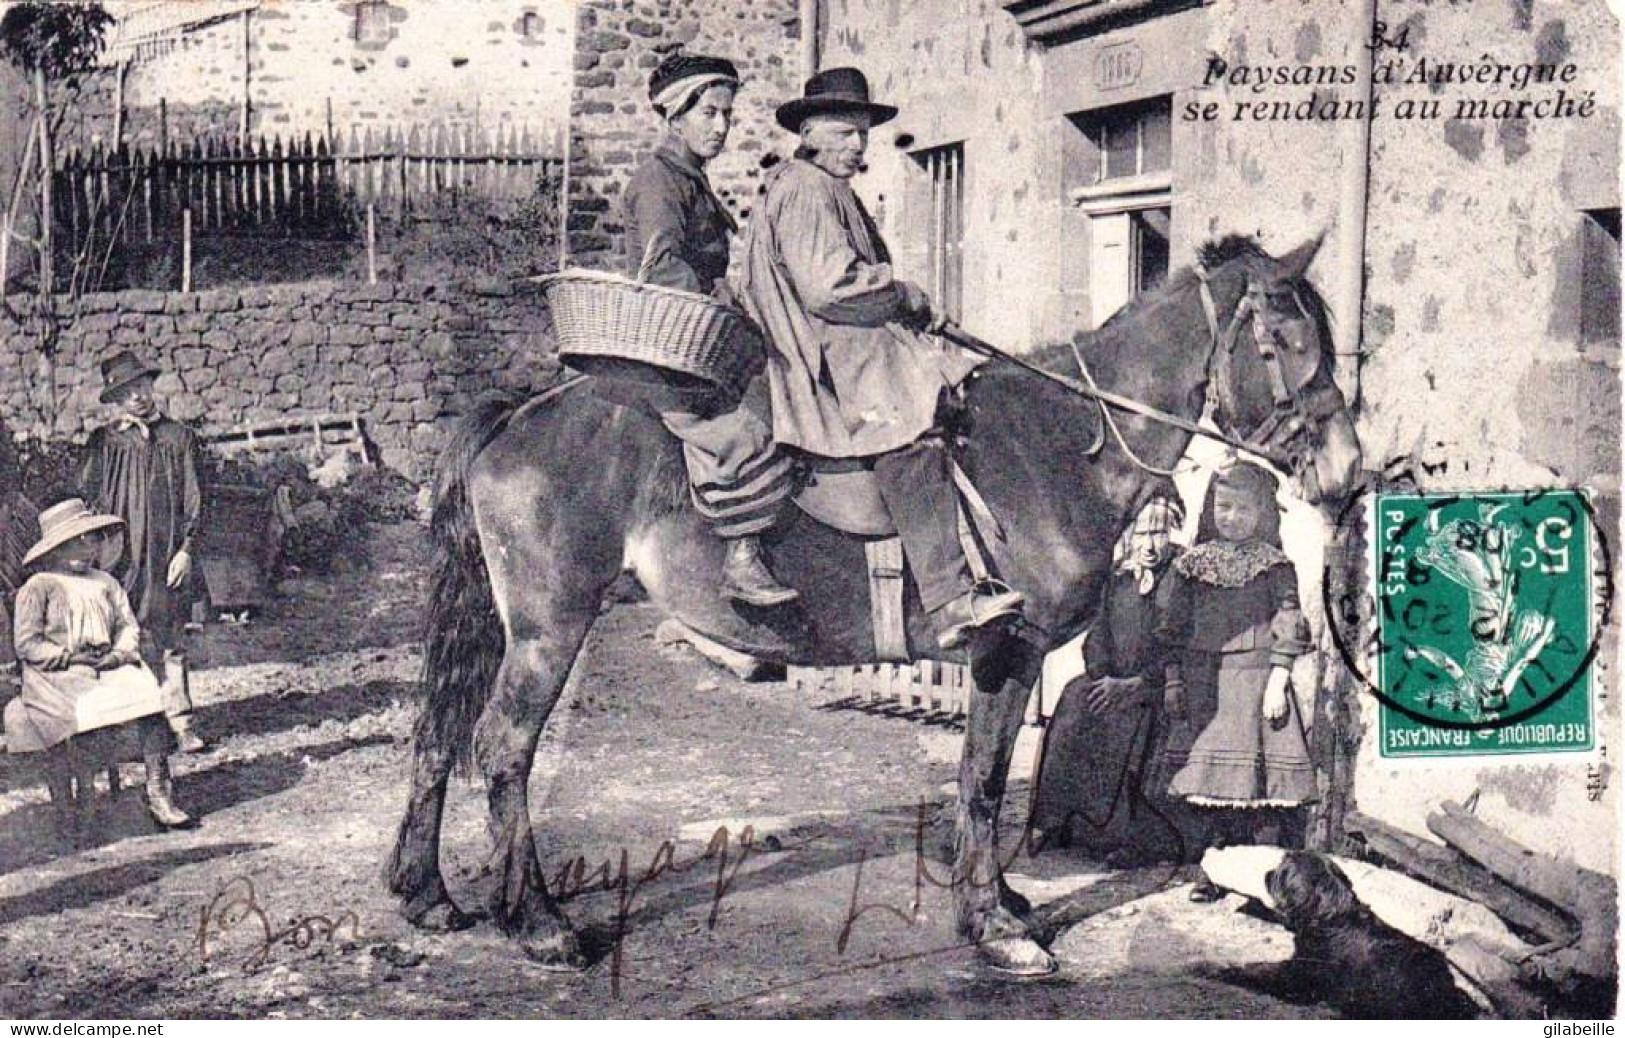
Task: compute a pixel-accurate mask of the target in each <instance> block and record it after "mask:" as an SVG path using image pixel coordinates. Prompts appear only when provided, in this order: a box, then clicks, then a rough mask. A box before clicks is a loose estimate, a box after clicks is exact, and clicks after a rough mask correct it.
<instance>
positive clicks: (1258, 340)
mask: <svg viewBox="0 0 1625 1038" xmlns="http://www.w3.org/2000/svg"><path fill="white" fill-rule="evenodd" d="M1193 270H1194V271H1195V274H1196V279H1197V285H1198V291H1199V292H1200V295H1201V301H1202V313H1203V315H1204V316H1205V317H1206V318H1207V325H1208V349H1207V357H1206V359H1205V361H1204V377H1205V379H1206V386H1207V401H1206V403H1205V404H1204V407H1203V412H1204V413H1207V412H1209V411H1213V412H1214V413H1223V412H1224V411H1225V410H1226V408H1225V407H1224V406H1223V404H1224V399H1223V398H1224V397H1225V396H1226V395H1227V389H1226V388H1221V386H1223V387H1228V384H1229V379H1228V376H1227V374H1226V372H1227V371H1228V368H1229V364H1230V362H1231V358H1232V356H1233V355H1234V352H1235V347H1236V343H1237V342H1238V341H1239V339H1240V335H1241V327H1242V325H1243V323H1245V324H1247V325H1249V326H1250V327H1251V329H1252V334H1253V341H1254V343H1255V345H1257V347H1258V350H1259V355H1260V357H1262V358H1263V359H1264V365H1265V367H1266V368H1267V369H1268V370H1269V371H1270V373H1271V374H1270V382H1271V387H1270V388H1271V397H1272V399H1273V401H1274V407H1273V408H1272V410H1271V412H1270V414H1269V415H1268V416H1267V417H1266V418H1265V420H1264V421H1263V422H1261V423H1259V425H1258V427H1257V428H1255V429H1253V430H1252V431H1251V433H1249V434H1246V435H1241V436H1232V435H1230V434H1229V433H1227V432H1224V431H1221V430H1216V429H1206V428H1203V427H1202V426H1201V425H1199V424H1198V423H1197V422H1196V421H1192V420H1191V419H1188V418H1183V417H1181V416H1179V415H1175V414H1170V413H1168V412H1167V411H1163V410H1161V409H1160V408H1156V407H1152V406H1151V405H1149V404H1145V403H1141V402H1140V401H1138V400H1135V399H1134V398H1132V397H1127V396H1123V395H1122V394H1120V393H1115V392H1112V391H1111V390H1107V389H1102V388H1101V387H1100V386H1099V385H1098V384H1096V382H1095V378H1094V375H1093V374H1092V373H1091V372H1090V371H1089V365H1088V363H1087V362H1086V361H1085V360H1084V358H1083V352H1082V351H1081V350H1079V349H1078V344H1077V341H1076V340H1073V342H1072V343H1071V348H1072V357H1073V359H1074V360H1075V361H1076V362H1077V365H1078V372H1079V374H1080V375H1082V377H1083V381H1082V382H1078V381H1076V380H1074V379H1070V378H1067V377H1066V376H1064V375H1058V374H1056V373H1055V372H1053V371H1046V370H1044V369H1043V368H1040V367H1038V366H1037V365H1035V364H1031V363H1029V362H1027V361H1025V360H1022V359H1021V358H1020V357H1016V356H1012V355H1011V354H1009V353H1006V352H1004V351H1003V350H1001V349H999V348H998V347H996V346H993V345H991V344H990V343H986V342H983V341H982V340H981V339H978V338H976V337H975V336H973V335H970V334H968V333H966V332H965V331H964V330H963V329H961V328H957V327H954V326H953V325H948V326H947V327H945V328H944V329H943V330H942V331H941V332H940V333H939V334H941V335H942V336H943V337H944V338H946V339H948V340H949V341H950V342H953V343H955V344H957V345H959V346H962V347H964V348H965V349H968V350H971V351H973V352H975V353H980V354H982V355H983V356H988V357H995V358H998V359H1000V360H1004V361H1007V362H1009V363H1011V364H1013V365H1015V366H1016V367H1018V368H1021V369H1022V370H1024V371H1026V372H1028V373H1030V374H1033V375H1036V376H1038V377H1039V378H1042V379H1045V380H1046V381H1049V382H1054V383H1056V384H1057V385H1060V386H1062V387H1064V388H1065V389H1067V390H1070V391H1071V392H1073V393H1076V394H1077V395H1079V396H1083V397H1087V398H1089V399H1091V400H1094V401H1095V402H1096V403H1097V404H1098V405H1099V406H1100V413H1101V415H1102V419H1103V422H1104V424H1105V427H1106V429H1109V430H1110V431H1111V434H1112V436H1113V437H1115V438H1116V440H1117V444H1118V446H1119V447H1121V448H1122V450H1123V453H1124V455H1125V456H1126V457H1128V459H1129V460H1130V461H1131V462H1132V463H1133V464H1134V465H1136V466H1137V467H1139V468H1140V469H1143V470H1144V471H1146V472H1148V473H1151V474H1153V475H1157V476H1172V475H1173V474H1174V471H1175V470H1174V469H1172V468H1159V467H1158V466H1156V465H1152V464H1151V463H1150V462H1147V461H1146V460H1145V459H1143V458H1141V457H1140V456H1139V455H1138V454H1136V453H1135V452H1134V449H1133V448H1132V447H1130V446H1129V444H1128V440H1127V439H1126V438H1125V437H1124V436H1123V431H1122V429H1121V428H1119V427H1118V424H1117V419H1116V417H1115V416H1114V415H1113V413H1112V412H1113V411H1114V410H1120V411H1128V412H1129V413H1131V414H1137V415H1140V416H1141V417H1143V418H1148V419H1150V420H1151V421H1154V422H1157V423H1159V424H1161V425H1167V426H1171V427H1173V428H1175V429H1181V430H1183V431H1185V432H1188V433H1191V434H1192V435H1195V436H1202V437H1205V438H1207V439H1210V440H1215V441H1217V442H1219V443H1222V444H1224V445H1225V446H1227V447H1230V448H1232V449H1234V450H1239V451H1246V452H1247V453H1249V454H1253V455H1256V456H1258V457H1260V458H1263V459H1265V460H1266V461H1269V462H1270V463H1272V464H1274V465H1277V466H1279V467H1280V468H1281V469H1282V470H1284V471H1287V472H1290V473H1291V474H1292V475H1294V476H1297V475H1299V474H1300V473H1302V472H1303V471H1304V469H1305V468H1307V467H1308V466H1309V465H1310V464H1312V462H1313V450H1312V445H1313V443H1314V441H1315V437H1316V435H1317V434H1318V432H1319V429H1320V427H1321V426H1322V425H1324V424H1325V421H1326V419H1327V418H1329V417H1330V416H1331V415H1332V414H1333V413H1335V412H1336V411H1337V409H1338V408H1339V407H1341V406H1342V401H1341V398H1340V396H1339V395H1338V391H1337V389H1336V387H1335V386H1333V387H1330V388H1329V391H1326V390H1322V391H1320V392H1315V393H1305V392H1304V389H1305V388H1307V387H1308V386H1309V385H1310V384H1311V383H1312V382H1313V381H1314V377H1313V376H1314V375H1315V374H1316V373H1318V371H1319V367H1320V363H1321V354H1320V351H1319V349H1318V347H1319V345H1320V344H1319V343H1318V341H1317V343H1316V346H1317V350H1316V356H1315V367H1314V368H1313V369H1312V370H1311V371H1310V375H1309V377H1308V378H1304V379H1301V380H1300V379H1297V378H1295V377H1294V375H1293V371H1292V367H1291V365H1290V364H1288V363H1286V362H1285V361H1284V360H1283V358H1282V356H1281V346H1282V344H1285V345H1286V347H1287V348H1288V349H1294V348H1295V347H1293V346H1292V344H1291V341H1290V340H1291V336H1289V335H1286V334H1284V328H1285V325H1284V324H1283V323H1282V322H1273V321H1271V319H1270V313H1271V311H1270V309H1269V307H1268V305H1267V293H1266V291H1265V287H1264V285H1263V284H1262V283H1261V282H1260V281H1259V280H1258V279H1257V278H1255V277H1253V276H1252V275H1251V274H1248V276H1247V287H1246V289H1245V290H1243V292H1242V295H1241V298H1240V299H1238V300H1237V302H1236V309H1235V311H1234V312H1233V313H1232V314H1231V315H1230V321H1229V323H1228V324H1226V325H1225V326H1224V327H1223V328H1221V327H1220V325H1219V315H1218V306H1217V304H1216V303H1215V302H1214V300H1213V290H1212V287H1211V285H1210V281H1211V278H1212V274H1211V272H1210V271H1208V270H1207V269H1206V268H1205V267H1203V266H1202V265H1201V264H1200V263H1198V264H1197V265H1196V266H1195V267H1194V268H1193ZM1293 300H1294V305H1295V306H1296V308H1297V311H1298V317H1299V318H1301V319H1302V320H1303V321H1304V322H1305V323H1308V324H1311V325H1315V330H1316V333H1317V336H1318V333H1319V330H1320V328H1319V325H1318V323H1317V322H1315V321H1314V320H1312V319H1311V318H1310V316H1309V312H1308V310H1307V308H1306V307H1304V305H1303V300H1302V298H1301V297H1300V296H1299V295H1298V290H1297V288H1294V289H1293ZM1300 351H1301V350H1300ZM1104 438H1105V432H1104V431H1102V433H1101V435H1100V439H1099V440H1098V441H1097V442H1096V443H1095V444H1094V445H1093V446H1092V447H1091V448H1090V449H1089V451H1088V453H1090V454H1093V453H1094V452H1095V451H1097V450H1099V448H1100V446H1101V445H1102V443H1103V442H1104Z"/></svg>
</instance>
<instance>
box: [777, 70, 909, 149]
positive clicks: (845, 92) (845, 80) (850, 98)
mask: <svg viewBox="0 0 1625 1038" xmlns="http://www.w3.org/2000/svg"><path fill="white" fill-rule="evenodd" d="M837 112H867V113H869V124H870V125H871V126H879V125H880V124H881V123H883V122H887V121H889V120H891V119H894V118H896V116H897V109H895V108H893V107H892V106H891V105H882V104H875V103H874V102H873V101H871V100H869V80H868V79H867V78H865V77H864V75H863V73H862V72H859V71H858V70H857V69H855V68H831V69H825V70H824V71H822V72H820V73H818V74H817V75H815V76H813V77H812V78H811V79H809V80H807V85H806V86H805V87H803V88H802V91H801V96H800V97H798V98H796V99H795V100H793V101H786V102H785V103H784V104H782V105H779V107H778V110H777V111H775V112H774V113H773V117H774V118H775V119H777V120H778V121H779V125H780V126H782V127H784V128H785V129H786V130H789V131H790V132H791V133H800V132H801V124H802V123H803V122H805V121H806V120H807V117H808V116H811V115H832V114H835V113H837Z"/></svg>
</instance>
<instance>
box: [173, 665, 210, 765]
mask: <svg viewBox="0 0 1625 1038" xmlns="http://www.w3.org/2000/svg"><path fill="white" fill-rule="evenodd" d="M163 691H164V713H165V714H167V715H168V720H169V730H170V731H172V732H174V733H175V745H176V747H177V748H178V749H179V750H180V752H182V753H202V752H204V751H205V750H207V749H208V748H209V744H208V743H206V742H204V741H203V738H202V736H200V735H198V734H197V733H196V732H194V731H193V730H192V675H191V672H190V671H189V670H188V669H187V666H186V657H185V656H183V655H181V654H180V653H178V652H172V651H169V650H165V651H164V690H163Z"/></svg>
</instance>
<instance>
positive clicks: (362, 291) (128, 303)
mask: <svg viewBox="0 0 1625 1038" xmlns="http://www.w3.org/2000/svg"><path fill="white" fill-rule="evenodd" d="M441 294H447V295H451V294H468V295H477V296H486V297H509V296H532V295H539V294H540V287H539V286H538V285H536V284H535V282H534V281H532V280H531V279H529V278H514V279H508V278H492V277H481V278H467V279H462V280H457V281H390V282H380V283H379V284H376V285H368V284H365V283H361V282H354V281H296V282H288V283H286V284H277V285H245V286H242V287H240V288H206V289H200V290H197V291H192V292H179V291H160V290H157V289H142V288H132V289H124V290H121V291H118V292H87V293H85V294H84V295H82V296H79V297H77V298H75V297H72V296H68V295H57V296H54V297H53V300H54V304H55V308H56V313H57V314H59V315H61V316H63V317H72V316H76V315H79V314H92V313H108V312H111V311H115V310H117V311H124V312H132V313H169V314H175V313H189V312H192V311H196V310H210V311H219V310H237V309H244V308H247V309H254V308H259V307H265V306H277V305H281V304H283V303H289V302H296V301H297V302H303V301H308V300H311V299H313V298H314V299H319V300H324V301H325V300H328V299H332V300H337V301H341V302H359V301H369V300H370V301H377V302H386V301H392V300H403V301H421V300H425V299H432V298H434V297H435V296H437V295H441ZM38 305H39V296H37V295H35V294H32V293H27V292H14V293H12V294H10V295H8V296H6V297H5V306H6V310H7V311H8V312H10V313H12V314H19V315H23V316H27V315H30V314H33V313H34V312H35V310H36V308H37V307H38Z"/></svg>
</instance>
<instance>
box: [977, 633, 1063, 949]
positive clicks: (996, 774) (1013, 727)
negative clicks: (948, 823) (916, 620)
mask: <svg viewBox="0 0 1625 1038" xmlns="http://www.w3.org/2000/svg"><path fill="white" fill-rule="evenodd" d="M972 652H973V657H974V658H973V663H972V672H973V673H974V674H975V677H976V684H977V691H975V692H974V693H972V695H971V704H970V716H969V717H968V718H967V719H966V722H965V744H964V749H963V753H962V755H961V757H960V760H959V809H958V813H957V819H956V822H957V829H956V832H955V841H954V880H955V904H956V909H957V915H958V921H959V929H960V932H961V933H962V934H963V935H964V936H966V937H968V938H970V939H971V940H973V941H975V942H977V945H978V948H979V950H980V951H981V953H982V955H983V957H984V958H986V959H987V960H988V961H989V962H990V963H991V964H992V965H993V966H994V967H995V968H997V969H1001V970H1004V971H1006V972H1010V973H1016V974H1021V975H1028V976H1032V975H1042V974H1047V973H1052V972H1054V970H1055V960H1054V959H1053V958H1052V957H1051V956H1050V954H1049V953H1048V952H1046V951H1045V950H1044V949H1043V948H1042V947H1041V946H1040V945H1039V944H1038V942H1037V941H1035V940H1034V939H1033V937H1032V929H1031V926H1030V924H1029V923H1028V922H1027V921H1026V920H1025V919H1023V918H1022V917H1023V915H1025V910H1026V909H1027V907H1028V906H1027V905H1026V899H1025V898H1022V897H1021V896H1020V895H1018V894H1016V893H1015V891H1013V890H1010V888H1009V887H1008V886H1007V885H1006V884H1005V881H1004V874H1003V868H1002V865H1001V863H1000V856H999V810H1000V808H1001V807H1002V806H1003V803H1004V791H1005V787H1006V785H1007V781H1008V777H1009V773H1010V755H1011V753H1012V751H1013V750H1014V749H1015V744H1016V735H1017V734H1018V733H1019V732H1020V730H1021V721H1022V717H1023V716H1024V715H1025V713H1026V708H1027V697H1028V695H1029V693H1030V692H1031V690H1032V685H1033V682H1034V681H1035V680H1036V679H1037V677H1038V670H1039V667H1040V666H1041V665H1042V662H1043V661H1042V658H1041V656H1040V655H1039V654H1038V652H1037V650H1036V649H1034V648H1033V647H1032V646H1030V645H1028V644H1026V643H1025V642H1022V641H1020V640H1019V639H1016V638H1014V637H1009V636H1000V637H998V638H997V639H996V640H994V641H993V642H992V644H990V645H988V646H986V647H985V648H983V647H982V646H981V645H973V648H972ZM984 689H986V690H987V691H983V690H984Z"/></svg>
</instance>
